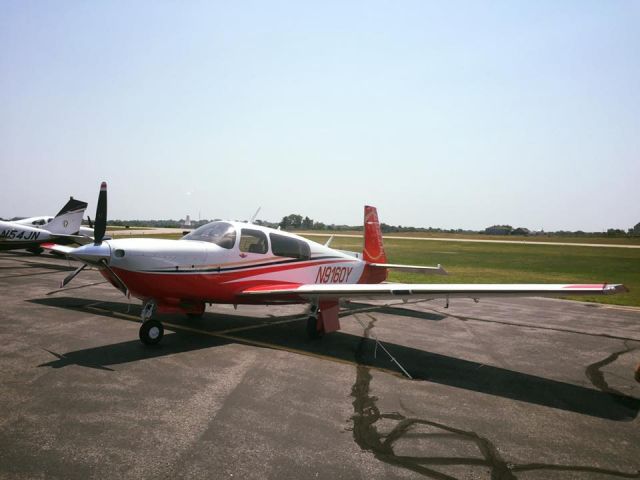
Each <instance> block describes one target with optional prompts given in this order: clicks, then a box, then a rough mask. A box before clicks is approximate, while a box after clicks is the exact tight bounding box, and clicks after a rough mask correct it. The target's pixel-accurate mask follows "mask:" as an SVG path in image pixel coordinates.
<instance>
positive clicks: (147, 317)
mask: <svg viewBox="0 0 640 480" xmlns="http://www.w3.org/2000/svg"><path fill="white" fill-rule="evenodd" d="M155 310H156V302H155V301H153V300H147V302H146V303H145V304H144V306H143V307H142V312H141V313H140V319H141V320H142V325H141V326H140V332H139V335H140V341H141V342H142V343H144V344H145V345H156V344H157V343H158V342H160V340H162V336H163V335H164V327H163V326H162V323H160V322H159V321H158V320H154V319H152V318H151V317H152V316H153V313H154V312H155Z"/></svg>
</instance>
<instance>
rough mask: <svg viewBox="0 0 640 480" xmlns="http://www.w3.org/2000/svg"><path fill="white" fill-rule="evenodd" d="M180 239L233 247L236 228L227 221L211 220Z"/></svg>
mask: <svg viewBox="0 0 640 480" xmlns="http://www.w3.org/2000/svg"><path fill="white" fill-rule="evenodd" d="M182 239H183V240H199V241H201V242H210V243H215V244H216V245H218V246H219V247H222V248H233V246H234V245H235V243H236V229H235V228H233V225H231V224H230V223H227V222H212V223H207V224H206V225H203V226H201V227H199V228H197V229H195V230H194V231H193V232H191V233H189V234H188V235H185V236H184V237H182Z"/></svg>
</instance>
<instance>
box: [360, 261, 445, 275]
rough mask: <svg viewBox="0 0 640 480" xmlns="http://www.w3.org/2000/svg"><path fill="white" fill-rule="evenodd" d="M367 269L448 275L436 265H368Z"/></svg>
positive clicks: (440, 266)
mask: <svg viewBox="0 0 640 480" xmlns="http://www.w3.org/2000/svg"><path fill="white" fill-rule="evenodd" d="M368 266H369V267H374V268H388V269H389V270H397V271H398V272H411V273H422V274H424V275H448V273H447V271H446V270H445V269H444V268H442V265H440V264H438V266H437V267H424V266H422V265H398V264H396V263H369V264H368Z"/></svg>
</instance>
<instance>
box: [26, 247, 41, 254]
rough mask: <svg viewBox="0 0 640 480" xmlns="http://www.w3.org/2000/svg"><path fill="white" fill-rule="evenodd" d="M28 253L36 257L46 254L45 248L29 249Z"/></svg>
mask: <svg viewBox="0 0 640 480" xmlns="http://www.w3.org/2000/svg"><path fill="white" fill-rule="evenodd" d="M27 252H31V253H33V254H34V255H40V254H41V253H42V252H44V248H40V247H33V248H27Z"/></svg>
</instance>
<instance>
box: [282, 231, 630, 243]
mask: <svg viewBox="0 0 640 480" xmlns="http://www.w3.org/2000/svg"><path fill="white" fill-rule="evenodd" d="M294 233H297V234H299V235H305V234H306V233H309V234H313V235H312V236H310V237H309V238H313V237H316V236H317V235H322V236H324V235H325V232H324V231H323V232H320V231H317V230H315V231H296V232H294ZM334 233H335V234H337V235H340V234H342V235H358V236H362V232H358V231H351V230H349V231H340V232H326V235H327V236H328V235H332V234H334ZM384 236H385V237H403V238H452V239H461V240H500V241H505V240H506V241H508V242H540V243H545V242H555V243H593V244H607V245H640V237H609V236H606V235H602V236H593V237H569V236H566V237H565V236H561V235H527V236H525V235H480V234H473V233H430V232H400V233H385V234H384Z"/></svg>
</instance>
